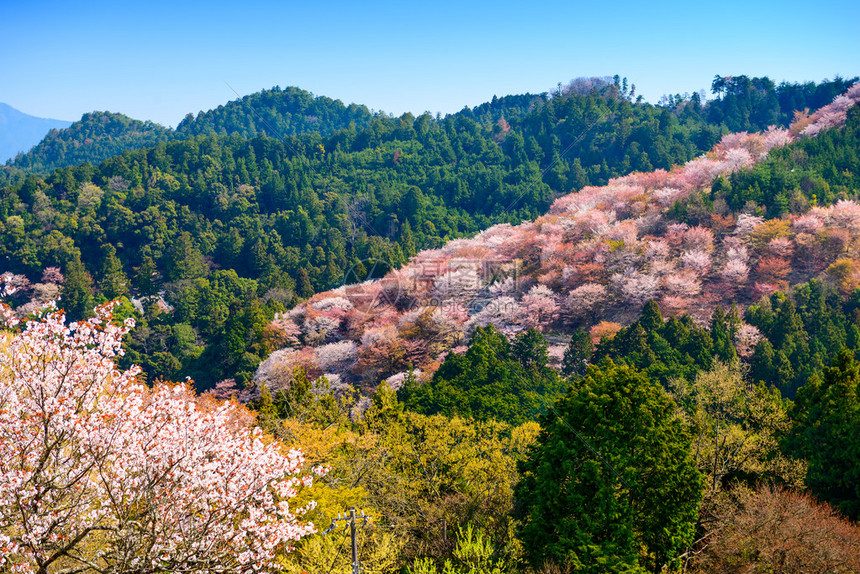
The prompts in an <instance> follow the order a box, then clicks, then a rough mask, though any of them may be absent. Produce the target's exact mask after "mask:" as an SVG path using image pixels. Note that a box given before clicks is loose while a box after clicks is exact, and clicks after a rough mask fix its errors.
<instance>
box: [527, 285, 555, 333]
mask: <svg viewBox="0 0 860 574" xmlns="http://www.w3.org/2000/svg"><path fill="white" fill-rule="evenodd" d="M520 304H521V307H520V313H521V314H522V319H521V321H520V323H521V324H522V325H523V326H525V327H526V328H536V329H539V330H541V329H543V328H545V327H547V326H549V325H550V324H551V323H552V322H554V321H555V320H556V319H558V311H559V306H558V302H557V301H556V295H555V293H553V292H552V290H551V289H550V288H548V287H546V286H544V285H535V286H534V287H532V288H531V290H529V292H528V293H526V295H525V296H524V297H523V299H522V301H521V302H520Z"/></svg>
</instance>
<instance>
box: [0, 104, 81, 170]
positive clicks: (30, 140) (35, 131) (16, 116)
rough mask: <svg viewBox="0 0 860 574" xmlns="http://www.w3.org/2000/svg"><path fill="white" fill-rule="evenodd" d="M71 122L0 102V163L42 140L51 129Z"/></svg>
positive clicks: (68, 124) (64, 126)
mask: <svg viewBox="0 0 860 574" xmlns="http://www.w3.org/2000/svg"><path fill="white" fill-rule="evenodd" d="M71 124H72V122H67V121H64V120H52V119H48V118H37V117H36V116H31V115H29V114H25V113H24V112H21V111H18V110H16V109H15V108H13V107H12V106H10V105H8V104H4V103H2V102H0V163H2V162H5V161H6V160H7V159H9V158H13V157H15V155H16V154H17V153H18V152H25V151H27V150H29V149H30V148H31V147H33V146H34V145H36V144H37V143H39V142H40V141H42V138H44V137H45V135H46V134H47V133H48V132H49V131H51V130H52V129H62V128H66V127H69V126H70V125H71Z"/></svg>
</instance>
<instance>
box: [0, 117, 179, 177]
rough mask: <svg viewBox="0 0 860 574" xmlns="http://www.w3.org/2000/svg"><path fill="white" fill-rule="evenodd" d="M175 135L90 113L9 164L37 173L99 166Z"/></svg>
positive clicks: (155, 126) (154, 126) (147, 124)
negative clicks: (133, 150) (84, 166)
mask: <svg viewBox="0 0 860 574" xmlns="http://www.w3.org/2000/svg"><path fill="white" fill-rule="evenodd" d="M67 125H68V124H67ZM172 136H173V134H172V130H170V129H169V128H165V127H164V126H161V125H159V124H155V123H153V122H142V121H140V120H135V119H132V118H130V117H128V116H125V115H123V114H115V113H111V112H90V113H87V114H84V115H83V116H82V117H81V119H80V120H78V121H76V122H74V123H72V124H71V125H68V127H64V129H57V130H52V131H51V132H50V133H48V135H47V136H45V138H44V139H43V140H42V141H41V142H38V145H36V146H35V147H34V148H33V149H31V150H30V151H28V152H27V153H24V154H20V155H18V156H17V157H15V158H14V159H13V160H12V161H10V162H9V163H8V165H9V166H12V167H14V168H18V169H20V170H23V171H26V172H37V173H50V172H52V171H53V170H55V169H56V168H58V167H65V166H70V165H80V164H82V163H90V164H92V165H98V164H100V163H101V162H103V161H104V160H106V159H108V158H109V157H113V156H115V155H117V154H121V153H122V152H124V151H125V150H127V149H140V148H143V147H147V146H152V145H155V144H156V143H158V142H160V141H167V140H169V139H171V137H172Z"/></svg>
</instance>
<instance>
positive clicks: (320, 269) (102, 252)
mask: <svg viewBox="0 0 860 574" xmlns="http://www.w3.org/2000/svg"><path fill="white" fill-rule="evenodd" d="M610 88H612V85H611V84H610V87H609V88H606V89H605V92H606V93H590V94H588V95H578V94H568V95H562V96H559V97H554V98H552V99H549V100H546V99H542V98H538V99H536V100H535V99H532V98H529V99H528V104H527V105H526V101H525V100H521V99H516V98H513V99H511V100H510V101H507V99H505V101H506V102H507V103H506V104H504V105H506V106H507V105H509V106H517V107H518V109H520V110H521V111H520V112H519V115H517V114H511V116H512V117H511V120H510V122H507V121H506V120H503V119H502V118H500V119H499V120H497V121H495V122H493V121H492V118H490V120H488V119H487V118H486V117H485V115H483V112H480V111H478V112H476V113H477V116H476V117H477V118H478V120H480V121H478V120H475V119H470V118H469V117H467V116H468V114H465V113H463V114H458V115H453V116H448V117H446V118H444V119H440V120H437V119H435V118H433V117H431V116H429V115H422V116H419V117H417V118H416V117H413V116H411V115H410V114H406V115H404V116H402V117H400V118H390V117H387V116H379V117H376V118H373V120H372V121H371V122H370V123H369V124H368V126H367V127H366V128H364V129H358V128H356V127H355V126H350V127H349V128H347V129H344V130H340V131H337V132H335V133H333V134H332V135H331V136H330V137H327V138H323V137H320V136H319V135H317V134H314V135H304V136H301V137H288V138H286V139H285V140H283V141H280V140H278V139H274V138H270V137H268V136H264V135H258V136H255V137H254V138H253V139H250V140H247V139H243V138H241V137H239V136H238V135H231V136H218V135H205V136H195V137H191V138H189V139H185V140H175V139H172V140H170V141H165V142H161V143H159V144H158V145H156V146H154V147H150V148H145V149H141V150H137V151H126V152H125V153H123V154H122V155H118V156H115V157H113V158H111V159H109V160H107V161H105V162H104V163H102V164H101V165H100V166H98V167H93V166H91V165H86V164H85V165H83V166H81V167H69V168H62V169H58V170H56V171H54V172H53V173H52V174H51V175H50V176H48V177H46V178H40V177H36V176H31V177H28V178H26V179H24V180H22V181H20V182H19V183H17V184H15V185H11V186H8V187H7V188H5V189H4V190H3V198H4V199H3V203H2V205H3V207H2V209H3V226H4V235H3V238H4V240H3V245H2V246H0V254H2V256H4V257H6V258H7V261H8V262H9V263H8V270H9V271H11V272H13V273H17V274H20V275H24V276H26V277H27V278H28V280H29V281H30V282H31V283H32V284H35V283H37V282H38V281H39V279H40V277H41V275H42V273H43V270H44V269H45V268H48V267H58V268H60V269H61V270H62V271H63V273H64V274H65V276H66V284H65V287H64V303H63V304H64V307H65V309H66V311H67V312H68V313H69V314H70V316H72V317H81V316H83V315H84V314H86V313H87V312H88V309H89V308H90V307H91V303H92V298H93V297H95V298H96V299H98V298H99V297H106V298H108V299H112V298H115V297H121V296H123V295H128V296H136V297H138V298H144V299H145V300H146V301H150V302H151V304H149V303H145V302H144V303H141V305H143V306H146V305H149V306H150V308H151V310H150V311H147V318H146V320H145V321H143V322H141V324H140V326H139V327H138V329H137V330H136V331H135V332H134V333H133V334H132V342H131V344H130V348H129V354H128V357H129V360H131V361H135V362H140V363H141V364H142V365H143V366H144V369H145V371H146V372H147V374H148V375H149V376H150V377H153V378H154V377H164V378H172V377H178V376H184V375H191V376H192V377H193V378H194V379H195V380H197V381H198V383H199V384H201V385H203V386H204V387H205V386H208V385H211V384H213V383H214V382H215V381H217V380H219V379H222V378H229V377H238V378H239V380H240V381H243V380H249V379H250V377H251V375H252V373H253V372H254V370H255V369H256V367H257V364H258V363H259V362H260V361H261V360H262V359H264V358H265V357H266V355H267V354H268V353H269V352H271V350H274V349H276V348H278V346H279V345H280V344H281V343H279V342H278V340H277V338H274V339H273V338H272V335H271V333H269V332H268V331H267V329H266V327H265V326H266V325H267V324H268V322H269V321H270V320H271V319H272V317H273V315H274V313H276V312H282V311H285V310H286V309H287V308H289V307H290V306H291V305H292V304H294V303H295V301H296V300H298V299H301V298H306V297H309V296H311V295H312V294H313V293H315V292H318V291H320V290H323V289H327V288H332V287H335V286H338V285H341V284H342V283H343V282H344V281H345V280H346V281H351V280H353V279H364V278H366V277H368V276H371V275H372V276H380V275H382V274H384V273H385V272H386V271H388V269H390V268H391V267H399V266H401V265H403V264H404V263H406V261H407V260H408V258H409V257H412V256H413V255H415V254H416V253H417V252H418V251H419V250H421V249H427V248H438V247H440V246H442V245H443V243H444V242H446V241H448V240H450V239H453V238H457V237H463V236H468V235H471V234H474V233H476V232H478V231H480V230H482V229H486V228H487V227H489V226H491V225H493V224H497V223H502V222H507V223H512V224H516V223H519V222H520V221H522V220H524V219H533V218H536V217H538V216H539V215H541V214H542V213H544V212H545V211H546V209H548V208H549V206H550V204H551V203H552V201H553V200H554V199H555V197H556V196H557V195H558V194H560V193H563V192H565V191H567V190H570V189H580V188H582V187H583V186H586V185H601V184H605V183H606V182H607V181H608V180H609V179H610V178H612V177H617V176H619V175H621V174H624V173H627V172H629V171H631V170H635V169H639V170H650V169H652V168H655V167H659V168H664V169H668V168H670V167H671V166H672V165H673V164H675V163H683V162H684V161H687V160H690V159H692V158H693V157H695V156H696V155H698V154H699V153H701V152H702V151H704V150H706V149H709V148H710V146H711V145H713V143H714V142H716V141H717V140H718V139H719V137H720V131H721V128H719V127H718V126H714V125H711V124H708V123H707V122H706V121H705V120H704V119H703V118H702V117H701V116H700V115H696V114H681V115H680V116H676V115H675V114H673V113H672V112H671V111H670V110H668V109H665V108H661V107H655V106H651V105H647V104H637V103H634V102H631V101H629V99H628V96H629V94H627V95H623V94H619V93H618V92H617V90H614V89H610ZM488 113H489V112H488ZM345 278H346V279H345ZM160 292H163V296H164V298H165V299H166V301H165V302H158V303H157V304H156V299H157V297H156V299H149V298H152V297H154V296H156V295H157V294H158V293H160ZM19 301H20V303H22V304H23V303H26V295H25V293H24V292H23V291H22V292H21V293H20V299H19ZM159 309H165V310H167V309H169V312H166V313H161V314H160V315H159V313H158V310H159ZM201 353H202V354H201Z"/></svg>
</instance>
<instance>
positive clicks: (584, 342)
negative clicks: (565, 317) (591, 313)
mask: <svg viewBox="0 0 860 574" xmlns="http://www.w3.org/2000/svg"><path fill="white" fill-rule="evenodd" d="M593 351H594V345H593V344H592V342H591V336H590V335H589V334H588V333H587V332H586V331H585V329H582V328H580V329H577V330H576V331H574V333H573V336H572V337H571V338H570V343H569V344H568V346H567V349H566V350H565V351H564V359H563V360H562V363H561V372H562V374H564V376H566V377H571V376H574V375H584V374H585V368H586V367H587V366H588V359H589V358H590V357H591V353H592V352H593Z"/></svg>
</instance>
